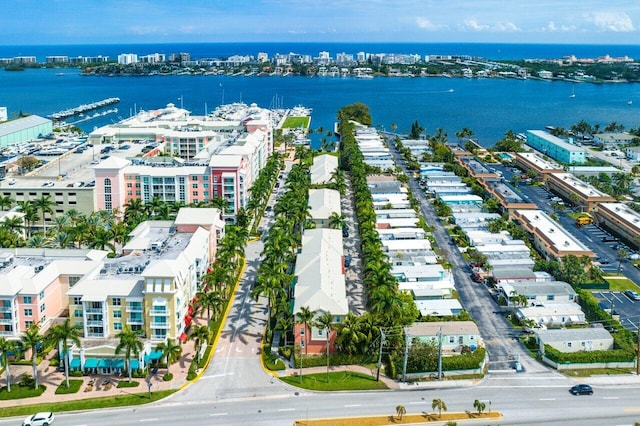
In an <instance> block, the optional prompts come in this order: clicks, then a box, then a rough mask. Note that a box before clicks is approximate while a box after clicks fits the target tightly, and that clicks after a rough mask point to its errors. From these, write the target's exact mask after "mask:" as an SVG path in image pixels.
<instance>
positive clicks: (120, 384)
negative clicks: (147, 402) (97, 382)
mask: <svg viewBox="0 0 640 426" xmlns="http://www.w3.org/2000/svg"><path fill="white" fill-rule="evenodd" d="M138 386H140V382H138V381H136V380H132V381H131V382H129V381H128V380H120V381H119V382H118V386H117V387H118V388H135V387H138Z"/></svg>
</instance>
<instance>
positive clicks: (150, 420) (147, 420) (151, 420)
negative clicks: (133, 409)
mask: <svg viewBox="0 0 640 426" xmlns="http://www.w3.org/2000/svg"><path fill="white" fill-rule="evenodd" d="M138 421H139V422H157V421H158V419H140V420H138Z"/></svg>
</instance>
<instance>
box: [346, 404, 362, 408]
mask: <svg viewBox="0 0 640 426" xmlns="http://www.w3.org/2000/svg"><path fill="white" fill-rule="evenodd" d="M343 407H345V408H349V407H362V405H360V404H347V405H344V406H343Z"/></svg>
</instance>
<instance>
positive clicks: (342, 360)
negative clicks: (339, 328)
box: [295, 354, 374, 368]
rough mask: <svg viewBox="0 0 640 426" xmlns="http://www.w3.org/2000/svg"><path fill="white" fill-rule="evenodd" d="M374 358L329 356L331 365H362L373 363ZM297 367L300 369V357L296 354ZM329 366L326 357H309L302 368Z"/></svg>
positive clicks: (343, 355)
mask: <svg viewBox="0 0 640 426" xmlns="http://www.w3.org/2000/svg"><path fill="white" fill-rule="evenodd" d="M373 359H374V357H373V356H372V355H346V354H335V355H329V365H354V364H355V365H362V364H367V363H370V362H372V360H373ZM295 364H296V365H295V366H296V368H300V355H299V354H296V357H295ZM326 366H327V356H326V355H315V356H312V355H309V356H304V359H303V360H302V367H303V368H308V367H326Z"/></svg>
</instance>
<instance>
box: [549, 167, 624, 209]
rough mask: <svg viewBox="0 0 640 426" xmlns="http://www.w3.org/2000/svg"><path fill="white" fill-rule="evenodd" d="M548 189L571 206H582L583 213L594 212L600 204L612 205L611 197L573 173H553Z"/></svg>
mask: <svg viewBox="0 0 640 426" xmlns="http://www.w3.org/2000/svg"><path fill="white" fill-rule="evenodd" d="M546 185H547V188H548V189H549V190H550V191H552V192H554V193H556V194H558V195H559V196H560V197H562V198H564V199H565V200H567V201H568V202H570V203H571V204H575V205H578V206H580V207H581V208H582V209H583V211H586V212H592V211H593V210H594V209H595V208H596V206H597V205H598V204H599V203H612V202H615V201H616V200H615V198H613V197H611V196H610V195H609V194H606V193H604V192H602V191H600V190H599V189H597V188H596V187H594V186H593V185H590V184H588V183H586V182H584V181H582V180H580V179H578V178H577V177H575V176H574V175H572V174H571V173H551V174H549V175H548V178H547V182H546Z"/></svg>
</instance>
